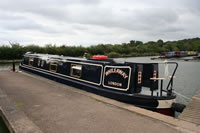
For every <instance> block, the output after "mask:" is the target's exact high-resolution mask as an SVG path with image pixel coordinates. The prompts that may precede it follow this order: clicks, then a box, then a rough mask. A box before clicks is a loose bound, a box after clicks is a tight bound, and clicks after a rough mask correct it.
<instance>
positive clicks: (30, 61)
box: [29, 57, 33, 66]
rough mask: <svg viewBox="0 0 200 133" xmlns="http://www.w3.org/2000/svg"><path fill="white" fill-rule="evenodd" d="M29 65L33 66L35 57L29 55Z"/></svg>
mask: <svg viewBox="0 0 200 133" xmlns="http://www.w3.org/2000/svg"><path fill="white" fill-rule="evenodd" d="M29 65H30V66H33V57H29Z"/></svg>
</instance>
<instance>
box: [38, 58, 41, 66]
mask: <svg viewBox="0 0 200 133" xmlns="http://www.w3.org/2000/svg"><path fill="white" fill-rule="evenodd" d="M40 64H41V59H38V67H40Z"/></svg>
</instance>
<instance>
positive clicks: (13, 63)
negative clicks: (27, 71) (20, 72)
mask: <svg viewBox="0 0 200 133" xmlns="http://www.w3.org/2000/svg"><path fill="white" fill-rule="evenodd" d="M12 65H13V72H15V62H14V61H13V62H12Z"/></svg>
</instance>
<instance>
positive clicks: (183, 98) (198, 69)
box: [0, 57, 200, 104]
mask: <svg viewBox="0 0 200 133" xmlns="http://www.w3.org/2000/svg"><path fill="white" fill-rule="evenodd" d="M151 58H152V57H130V58H116V59H115V60H116V61H117V62H125V61H126V62H139V63H163V62H164V60H151ZM154 58H155V57H154ZM168 61H169V62H171V61H172V62H177V63H178V65H179V67H178V69H177V72H176V74H175V76H176V77H175V79H174V89H175V91H176V92H177V102H180V103H183V104H187V103H188V102H189V101H190V100H191V98H192V96H194V95H195V94H196V93H197V92H198V91H200V61H184V60H168ZM17 67H18V64H16V68H17ZM11 68H12V64H0V71H2V70H10V69H11ZM167 68H168V73H169V76H170V73H172V70H173V68H174V67H173V66H172V67H171V66H168V67H167ZM165 72H166V66H165V65H160V69H159V76H160V77H163V76H165ZM164 85H165V84H164Z"/></svg>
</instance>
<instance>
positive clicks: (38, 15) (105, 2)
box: [0, 0, 200, 46]
mask: <svg viewBox="0 0 200 133" xmlns="http://www.w3.org/2000/svg"><path fill="white" fill-rule="evenodd" d="M193 37H200V0H1V1H0V45H2V44H9V41H10V42H18V43H20V44H23V45H26V44H39V45H41V46H42V45H45V44H47V43H52V44H57V45H62V44H66V45H83V46H88V45H92V44H100V43H104V44H107V43H111V44H116V43H118V44H119V43H123V42H129V41H130V40H140V41H143V42H147V41H157V40H158V39H162V40H164V41H168V40H180V39H185V38H193Z"/></svg>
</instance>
